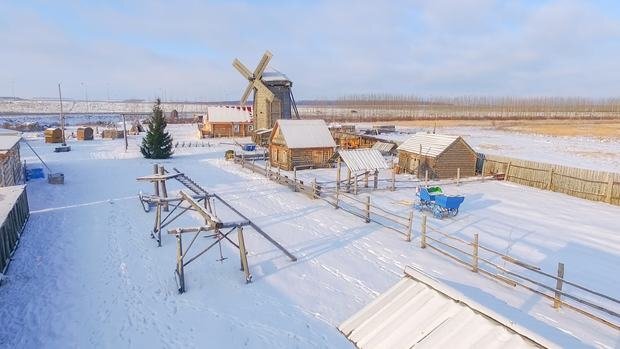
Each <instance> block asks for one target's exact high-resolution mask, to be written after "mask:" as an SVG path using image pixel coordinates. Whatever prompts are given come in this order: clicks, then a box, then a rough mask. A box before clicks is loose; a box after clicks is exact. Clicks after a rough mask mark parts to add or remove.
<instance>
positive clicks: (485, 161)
mask: <svg viewBox="0 0 620 349" xmlns="http://www.w3.org/2000/svg"><path fill="white" fill-rule="evenodd" d="M486 169H487V160H486V159H482V179H481V180H480V181H481V182H484V175H485V174H486V173H485V171H486Z"/></svg>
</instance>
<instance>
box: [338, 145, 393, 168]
mask: <svg viewBox="0 0 620 349" xmlns="http://www.w3.org/2000/svg"><path fill="white" fill-rule="evenodd" d="M338 155H340V158H341V159H342V161H344V163H345V164H346V165H347V167H348V168H349V170H351V172H357V171H370V170H383V169H386V168H389V166H388V164H387V162H386V161H385V159H384V158H383V155H381V152H380V151H378V150H377V149H370V148H366V149H348V150H343V149H341V150H339V151H338Z"/></svg>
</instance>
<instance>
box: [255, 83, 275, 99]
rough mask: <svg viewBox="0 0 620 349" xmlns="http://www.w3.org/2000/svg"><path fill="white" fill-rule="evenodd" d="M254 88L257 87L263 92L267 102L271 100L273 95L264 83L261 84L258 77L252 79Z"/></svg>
mask: <svg viewBox="0 0 620 349" xmlns="http://www.w3.org/2000/svg"><path fill="white" fill-rule="evenodd" d="M254 88H255V89H257V90H258V91H259V92H261V93H264V94H265V98H267V100H268V101H269V102H273V99H274V98H275V95H274V94H273V92H271V91H270V90H269V89H268V88H267V86H265V84H263V82H262V81H261V80H260V79H256V80H254Z"/></svg>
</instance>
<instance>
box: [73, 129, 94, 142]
mask: <svg viewBox="0 0 620 349" xmlns="http://www.w3.org/2000/svg"><path fill="white" fill-rule="evenodd" d="M93 136H94V133H93V128H92V127H89V126H85V127H78V129H77V139H78V141H92V140H93V138H94V137H93Z"/></svg>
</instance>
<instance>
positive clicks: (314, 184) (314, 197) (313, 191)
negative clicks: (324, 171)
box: [312, 177, 316, 199]
mask: <svg viewBox="0 0 620 349" xmlns="http://www.w3.org/2000/svg"><path fill="white" fill-rule="evenodd" d="M312 199H316V177H314V179H313V180H312Z"/></svg>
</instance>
